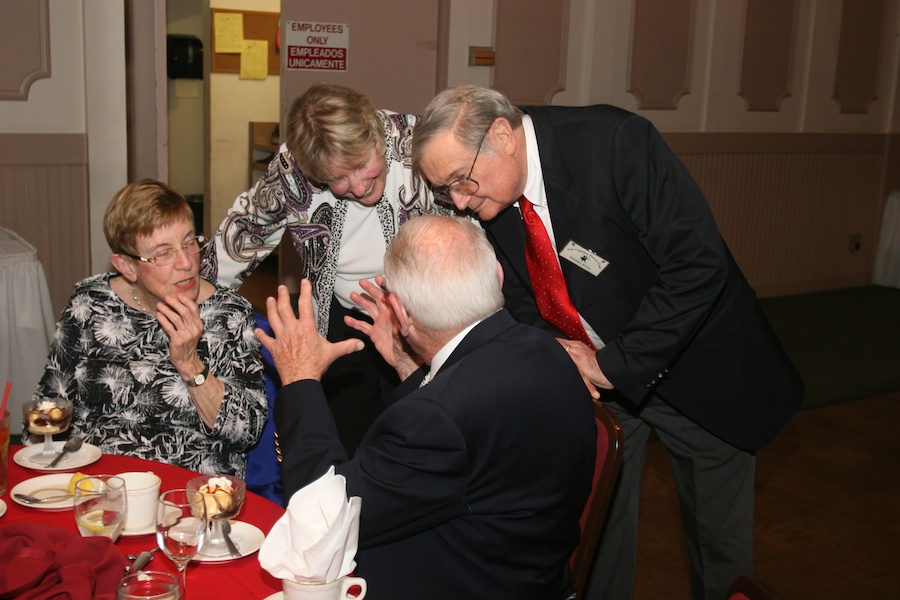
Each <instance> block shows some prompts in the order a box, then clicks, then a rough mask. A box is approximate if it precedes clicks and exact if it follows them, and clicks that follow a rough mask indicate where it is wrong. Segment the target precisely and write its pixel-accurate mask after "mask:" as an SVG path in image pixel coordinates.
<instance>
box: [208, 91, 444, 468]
mask: <svg viewBox="0 0 900 600" xmlns="http://www.w3.org/2000/svg"><path fill="white" fill-rule="evenodd" d="M417 119H418V117H416V116H415V115H408V114H397V113H394V112H391V111H387V110H376V109H375V108H374V106H373V105H372V102H371V100H370V99H369V98H368V97H367V96H365V95H364V94H361V93H359V92H357V91H355V90H352V89H350V88H347V87H344V86H341V85H334V84H327V83H318V84H315V85H313V86H312V87H310V88H309V89H308V90H306V92H304V93H303V94H302V95H301V96H299V97H298V98H297V99H296V100H295V101H294V103H293V104H292V106H291V109H290V111H289V112H288V115H287V120H286V133H287V135H285V136H284V137H285V141H286V143H285V144H282V146H281V148H280V151H279V152H278V153H277V154H276V155H275V156H274V157H273V158H272V161H271V162H270V163H269V168H268V172H267V173H266V175H265V176H264V177H263V178H261V179H260V180H259V181H258V182H257V183H256V184H255V185H254V186H253V187H252V188H251V189H250V190H249V191H247V192H244V193H243V194H241V195H240V196H238V198H237V200H235V202H234V205H233V206H232V208H231V209H230V210H229V212H228V215H227V216H226V217H225V219H224V220H223V221H222V223H221V225H219V228H218V230H217V231H216V233H215V237H214V239H213V242H212V243H211V244H210V245H209V246H208V247H207V249H206V250H205V255H204V257H203V267H202V273H203V276H204V277H206V278H208V279H209V280H210V281H212V280H216V279H217V280H218V282H219V283H220V284H221V285H227V286H231V287H233V288H237V287H239V286H240V285H241V283H242V282H243V281H244V280H245V279H246V278H247V276H248V275H249V274H250V273H251V272H252V271H253V270H254V269H255V268H256V267H257V266H259V264H260V263H261V262H262V261H263V259H264V258H265V257H266V256H268V255H269V254H270V253H271V252H272V251H273V250H275V248H276V247H277V246H278V244H279V243H280V241H281V238H282V236H283V235H284V233H285V231H287V232H288V233H289V234H290V236H291V241H292V242H293V246H294V249H295V250H296V252H297V254H298V255H299V256H300V262H301V269H302V273H300V275H302V277H304V278H306V279H309V280H310V282H311V283H312V286H313V296H314V298H313V300H314V307H315V310H316V322H317V324H318V328H319V332H320V333H321V334H322V335H324V336H326V337H327V338H328V339H329V340H331V341H338V340H344V339H347V337H355V336H358V334H357V333H356V331H355V330H353V329H351V328H349V327H347V326H346V325H345V323H344V317H345V316H347V315H350V316H354V317H356V318H360V317H361V316H362V313H360V312H359V307H358V306H357V305H356V303H355V302H354V301H353V300H352V298H351V295H352V294H354V293H360V294H361V293H362V290H361V289H360V287H359V280H360V279H371V278H373V277H375V276H376V275H379V274H380V273H381V271H382V266H383V257H384V251H385V249H386V248H387V244H388V243H389V242H390V241H391V240H393V239H394V236H395V235H396V233H397V229H398V228H399V227H400V225H401V224H402V223H404V222H406V221H407V220H408V219H410V218H414V217H416V216H418V215H420V214H429V213H440V214H445V215H450V214H453V212H452V210H451V209H448V208H444V207H438V206H436V205H435V204H434V200H433V197H432V195H431V192H430V191H429V189H428V186H427V183H426V182H425V180H424V179H422V178H421V177H419V176H417V175H416V174H415V173H414V172H413V170H412V162H411V154H410V142H411V139H412V129H413V126H414V125H415V123H416V120H417ZM274 293H275V290H272V294H273V295H274ZM363 337H364V336H363ZM364 341H365V343H366V348H365V350H364V351H363V352H358V353H356V354H353V355H351V356H346V357H343V358H342V359H340V360H338V361H336V362H335V363H334V364H333V365H332V366H331V368H330V369H329V370H328V372H327V373H326V374H325V377H324V378H323V380H322V384H323V387H324V388H325V393H326V396H327V397H328V400H329V406H330V407H331V410H332V413H333V415H334V418H335V421H336V424H337V427H338V434H339V436H340V438H341V442H342V443H343V444H344V446H345V448H346V449H347V452H348V454H350V455H351V456H352V455H353V452H354V451H355V450H356V447H357V446H358V445H359V442H360V440H361V439H362V436H363V435H364V434H365V432H366V430H367V429H368V426H369V424H370V423H371V422H372V421H373V420H374V419H375V418H376V417H377V416H378V415H379V414H380V413H381V412H382V410H384V398H385V397H386V396H387V395H388V394H389V393H390V392H391V391H392V390H393V388H394V387H395V386H396V385H397V384H398V383H399V382H398V380H397V375H396V373H395V372H394V370H393V369H392V368H391V367H390V366H389V365H387V364H386V363H385V362H384V360H383V359H382V358H381V356H380V355H379V354H378V352H377V351H375V349H374V348H373V347H372V346H371V344H370V343H369V341H368V340H364Z"/></svg>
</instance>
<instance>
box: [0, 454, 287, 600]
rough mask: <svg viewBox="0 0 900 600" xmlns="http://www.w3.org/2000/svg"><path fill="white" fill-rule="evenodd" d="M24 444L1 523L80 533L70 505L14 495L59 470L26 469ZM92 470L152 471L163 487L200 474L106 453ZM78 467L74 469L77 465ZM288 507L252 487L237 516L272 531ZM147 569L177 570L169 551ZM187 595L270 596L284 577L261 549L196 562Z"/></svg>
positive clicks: (144, 543) (140, 544) (138, 544)
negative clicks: (25, 502) (267, 565)
mask: <svg viewBox="0 0 900 600" xmlns="http://www.w3.org/2000/svg"><path fill="white" fill-rule="evenodd" d="M20 449H21V446H10V448H9V485H8V486H7V491H6V493H5V494H3V496H2V499H3V501H4V502H5V503H6V506H7V512H6V514H5V515H4V516H3V517H0V525H2V524H6V523H9V522H10V521H19V520H27V521H35V522H41V523H47V524H50V525H55V526H57V527H61V528H63V529H65V530H67V531H72V532H75V533H77V532H78V528H77V527H76V526H75V518H74V516H73V514H72V511H71V510H63V511H50V510H41V509H37V508H29V507H25V506H21V505H19V504H17V503H16V502H14V501H13V500H12V498H11V497H10V495H9V494H10V491H9V490H12V488H13V487H14V486H15V485H16V484H18V483H19V482H21V481H24V480H26V479H29V478H31V477H37V476H40V475H47V474H48V473H51V472H53V473H55V472H57V471H41V470H32V469H26V468H24V467H21V466H19V465H18V464H16V463H15V461H14V460H13V455H14V454H15V453H16V452H18V451H19V450H20ZM77 470H78V471H81V472H82V473H85V474H87V475H98V474H101V473H110V474H115V473H124V472H126V471H153V472H154V473H156V474H157V475H159V477H160V478H161V479H162V485H161V486H160V490H161V491H165V490H169V489H174V488H183V487H185V485H186V484H187V482H188V480H190V479H192V478H193V477H196V476H197V473H194V472H193V471H188V470H187V469H182V468H181V467H175V466H172V465H167V464H163V463H158V462H154V461H149V460H144V459H141V458H132V457H130V456H114V455H109V454H104V455H103V456H101V457H100V459H99V460H98V461H97V462H95V463H93V464H90V465H87V466H84V467H80V468H79V469H77ZM72 471H75V469H72ZM282 514H284V508H282V507H281V506H279V505H277V504H275V503H274V502H270V501H269V500H267V499H265V498H263V497H262V496H259V495H257V494H253V493H251V492H247V497H246V500H245V501H244V507H243V508H242V509H241V513H240V514H239V515H238V517H237V520H239V521H243V522H245V523H250V524H252V525H255V526H256V527H259V528H260V529H261V530H262V532H263V533H265V534H268V533H269V530H270V529H271V528H272V526H273V525H274V524H275V521H277V520H278V518H279V517H281V515H282ZM116 546H118V548H119V549H120V550H121V552H122V554H138V553H139V552H141V551H142V550H149V549H151V548H155V547H156V536H155V535H144V536H138V537H124V536H120V537H119V539H118V541H117V542H116ZM146 569H149V570H154V571H170V572H172V573H177V569H176V568H175V564H174V563H173V562H172V561H171V560H169V558H168V557H167V556H165V555H164V554H163V553H162V551H159V552H157V553H156V556H155V557H154V558H153V560H152V561H151V562H150V564H149V565H147V567H146ZM187 586H188V594H187V595H188V597H189V598H192V599H194V600H200V599H206V598H210V599H215V600H223V599H231V598H258V599H261V598H266V597H268V596H270V595H272V594H274V593H275V592H280V591H281V580H279V579H275V578H274V577H272V576H271V575H269V573H268V572H267V571H265V570H264V569H263V568H262V567H260V566H259V560H258V559H257V554H256V553H254V554H251V555H249V556H245V557H244V558H240V559H237V560H232V561H227V562H221V563H196V562H192V563H190V564H189V565H188V567H187Z"/></svg>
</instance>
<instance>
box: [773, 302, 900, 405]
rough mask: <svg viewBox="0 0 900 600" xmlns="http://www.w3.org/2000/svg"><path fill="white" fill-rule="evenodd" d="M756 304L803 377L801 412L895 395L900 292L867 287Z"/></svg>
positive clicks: (899, 381)
mask: <svg viewBox="0 0 900 600" xmlns="http://www.w3.org/2000/svg"><path fill="white" fill-rule="evenodd" d="M761 303H762V307H763V310H764V311H765V312H766V315H768V317H769V320H770V321H771V322H772V326H773V327H774V328H775V331H776V332H777V333H778V337H779V338H780V339H781V343H782V344H783V345H784V348H785V350H787V353H788V354H789V355H790V357H791V358H792V359H793V361H794V364H795V365H796V366H797V369H798V370H799V371H800V374H801V375H802V376H803V381H804V383H805V384H806V398H805V399H804V401H803V405H802V406H803V407H809V406H817V405H820V404H826V403H830V402H838V401H841V400H851V399H853V398H861V397H864V396H874V395H877V394H883V393H885V392H892V391H896V390H900V289H895V288H888V287H880V286H867V287H861V288H850V289H845V290H835V291H829V292H818V293H814V294H800V295H797V296H784V297H780V298H766V299H763V300H761Z"/></svg>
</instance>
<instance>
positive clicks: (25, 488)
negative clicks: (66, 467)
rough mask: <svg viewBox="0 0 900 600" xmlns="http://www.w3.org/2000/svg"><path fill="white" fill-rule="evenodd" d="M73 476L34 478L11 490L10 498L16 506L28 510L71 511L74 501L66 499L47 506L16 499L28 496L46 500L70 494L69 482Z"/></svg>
mask: <svg viewBox="0 0 900 600" xmlns="http://www.w3.org/2000/svg"><path fill="white" fill-rule="evenodd" d="M71 479H72V475H70V474H69V473H54V474H52V475H41V476H40V477H32V478H31V479H26V480H25V481H22V482H20V483H19V484H18V485H16V486H15V487H13V489H11V490H9V497H10V498H11V499H12V501H13V502H15V503H16V504H20V505H22V506H27V507H28V508H37V509H39V510H69V509H70V508H72V504H73V499H72V498H66V499H65V500H59V501H57V502H47V503H46V504H28V503H27V502H22V501H21V500H19V499H18V498H16V494H27V495H29V496H34V497H36V498H46V497H48V496H56V495H58V494H68V493H69V489H68V488H69V481H70V480H71Z"/></svg>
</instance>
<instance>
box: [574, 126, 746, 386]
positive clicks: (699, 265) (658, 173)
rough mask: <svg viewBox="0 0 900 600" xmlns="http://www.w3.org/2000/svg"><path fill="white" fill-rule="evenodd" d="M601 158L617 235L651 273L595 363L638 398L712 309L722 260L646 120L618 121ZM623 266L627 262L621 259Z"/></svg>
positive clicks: (696, 201) (699, 206) (698, 196)
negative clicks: (642, 254) (627, 239)
mask: <svg viewBox="0 0 900 600" xmlns="http://www.w3.org/2000/svg"><path fill="white" fill-rule="evenodd" d="M609 156H610V163H611V164H610V167H611V170H612V173H613V179H614V188H615V190H616V192H617V198H618V204H619V205H620V206H621V209H622V210H623V211H624V213H625V216H626V218H627V220H626V221H622V223H621V229H622V231H623V233H624V234H625V235H626V236H636V239H637V240H638V242H639V243H640V245H641V246H642V247H643V249H644V250H645V251H646V253H647V254H648V255H649V257H650V259H651V260H652V262H653V263H654V264H655V265H656V274H655V278H654V280H653V282H652V285H650V287H649V289H647V290H646V293H644V294H643V296H642V297H641V298H640V300H639V302H638V303H637V305H636V306H635V307H634V308H635V310H634V314H633V316H631V318H630V319H629V320H628V321H627V323H624V324H623V326H622V327H621V329H620V330H619V331H618V334H617V335H616V336H615V337H614V338H613V339H611V340H609V342H608V343H607V345H606V347H604V348H602V349H601V350H600V351H599V353H598V361H599V363H600V366H601V368H602V369H603V370H604V373H606V375H607V376H608V377H609V378H610V380H611V381H612V382H613V383H614V384H615V385H616V387H617V388H619V389H620V390H621V391H623V392H624V393H626V395H629V396H631V397H640V396H641V395H643V394H644V393H646V391H647V389H649V388H652V387H653V385H655V384H656V383H658V382H659V379H661V377H660V376H659V375H658V374H664V373H665V372H666V370H667V369H668V368H669V367H670V366H672V365H673V364H674V363H675V362H676V361H677V359H678V357H679V356H680V354H681V352H682V351H683V350H684V348H685V347H686V346H687V345H688V344H689V343H690V342H691V340H692V338H693V337H694V335H695V333H696V332H697V330H698V328H699V327H700V326H701V325H702V323H703V322H704V320H705V319H706V318H707V316H708V315H709V314H710V312H711V311H712V310H713V308H714V306H715V304H716V302H717V301H718V299H719V298H720V295H721V293H722V291H723V289H724V288H725V285H726V282H727V279H728V276H729V256H728V253H727V250H726V248H725V244H724V242H723V241H722V238H721V235H720V234H719V231H718V228H717V227H716V224H715V220H714V218H713V215H712V212H711V211H710V209H709V205H708V204H707V202H706V198H705V197H704V195H703V193H702V192H701V190H700V188H699V186H698V185H697V184H696V182H695V181H694V179H693V177H691V175H690V173H689V172H688V171H687V169H686V168H685V166H684V165H683V164H682V163H681V162H680V161H679V160H678V159H677V158H676V157H675V155H674V154H673V153H672V152H671V150H669V148H668V146H666V144H665V143H664V141H663V140H662V137H661V136H660V135H659V132H657V131H656V129H655V128H654V127H653V126H652V125H651V124H650V123H649V122H648V121H647V120H645V119H643V118H640V117H637V116H633V115H632V116H629V117H628V118H626V119H624V120H623V121H622V123H621V125H620V126H619V127H618V128H616V130H615V132H614V134H613V135H612V138H611V144H610V149H609ZM623 260H624V261H625V262H626V264H627V262H628V257H623ZM601 276H602V275H601ZM608 301H609V302H616V301H617V299H616V298H615V297H610V298H608ZM589 321H590V319H589ZM648 379H649V381H648Z"/></svg>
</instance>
